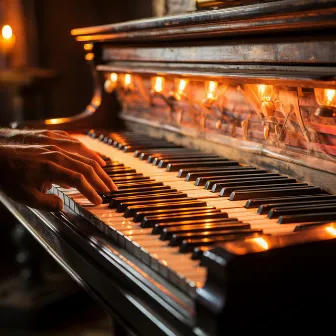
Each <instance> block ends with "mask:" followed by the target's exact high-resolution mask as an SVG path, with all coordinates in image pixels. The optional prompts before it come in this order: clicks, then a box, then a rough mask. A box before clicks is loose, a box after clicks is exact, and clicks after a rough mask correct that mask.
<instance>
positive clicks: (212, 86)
mask: <svg viewBox="0 0 336 336" xmlns="http://www.w3.org/2000/svg"><path fill="white" fill-rule="evenodd" d="M217 87H218V83H217V82H214V81H210V82H209V84H208V94H207V98H208V99H215V96H216V90H217Z"/></svg>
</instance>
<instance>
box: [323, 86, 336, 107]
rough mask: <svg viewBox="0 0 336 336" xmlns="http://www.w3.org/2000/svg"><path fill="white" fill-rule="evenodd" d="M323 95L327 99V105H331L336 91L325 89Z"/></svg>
mask: <svg viewBox="0 0 336 336" xmlns="http://www.w3.org/2000/svg"><path fill="white" fill-rule="evenodd" d="M324 94H325V96H326V98H327V105H331V104H332V101H333V99H334V98H335V94H336V90H329V89H326V90H324Z"/></svg>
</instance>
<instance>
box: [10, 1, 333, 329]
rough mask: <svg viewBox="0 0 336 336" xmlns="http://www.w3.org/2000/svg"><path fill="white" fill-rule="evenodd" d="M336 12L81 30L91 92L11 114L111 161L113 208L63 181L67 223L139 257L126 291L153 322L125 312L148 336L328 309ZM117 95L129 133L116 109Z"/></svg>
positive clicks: (250, 13) (219, 13)
mask: <svg viewBox="0 0 336 336" xmlns="http://www.w3.org/2000/svg"><path fill="white" fill-rule="evenodd" d="M244 4H246V2H244ZM335 18H336V1H333V0H325V1H319V2H312V1H308V0H307V1H306V0H301V1H294V0H284V1H272V2H262V3H259V4H252V5H246V6H241V7H234V8H228V9H219V10H212V11H202V12H195V13H189V14H188V15H179V16H172V17H164V18H158V19H148V20H142V21H135V22H126V23H120V24H114V25H105V26H99V27H88V28H81V29H75V30H74V31H73V32H72V34H73V35H74V36H76V39H77V41H79V42H80V43H83V47H84V50H85V58H86V60H87V61H88V63H89V64H90V66H91V69H92V71H93V75H94V80H95V84H96V88H95V92H94V96H93V98H92V101H91V103H90V104H89V105H88V107H87V109H86V110H85V111H84V112H83V113H82V114H79V115H77V116H76V117H75V118H61V119H51V120H46V121H43V122H41V123H37V122H25V123H21V124H16V126H18V127H25V126H27V127H49V128H54V129H55V128H63V129H68V130H77V132H76V136H77V137H78V138H79V139H80V140H81V141H83V142H84V143H85V144H86V145H87V146H89V147H90V148H92V149H94V150H96V151H98V152H99V153H101V154H103V155H104V157H105V158H106V160H107V162H108V165H107V167H106V168H105V169H106V171H107V172H108V173H109V174H110V175H111V177H112V178H113V180H114V181H115V183H116V184H117V186H118V187H119V191H117V192H112V193H110V194H106V195H103V199H104V202H105V203H104V204H102V205H100V206H93V205H92V204H90V203H89V202H88V201H87V200H86V199H85V198H84V197H83V196H82V195H81V194H80V193H78V191H77V190H73V189H62V188H59V187H57V186H54V187H53V189H52V192H54V193H56V194H57V195H59V196H60V197H62V198H63V200H64V204H65V214H66V215H67V216H68V219H69V218H70V220H67V227H69V228H70V229H69V230H70V232H72V231H71V228H72V225H73V226H74V228H75V229H74V230H75V232H76V234H77V235H78V236H79V237H82V238H81V239H82V240H83V239H84V238H83V234H81V233H80V232H81V230H80V229H79V228H80V227H82V226H84V227H85V228H86V230H88V231H89V232H91V231H90V230H95V227H96V228H97V229H98V230H96V231H93V232H94V234H93V233H92V234H90V235H88V237H87V244H86V245H85V243H84V245H85V246H86V248H87V249H88V250H90V253H92V254H93V255H94V257H95V258H96V259H97V260H100V261H101V262H105V263H107V265H109V262H110V260H114V261H115V260H116V259H115V258H117V262H116V263H117V264H118V263H130V264H128V268H125V270H124V271H123V272H124V273H122V274H126V273H127V271H126V270H128V271H130V269H131V271H130V272H135V268H139V269H141V272H140V271H138V270H136V276H134V277H133V283H132V284H131V285H130V284H129V283H127V286H126V285H125V286H123V285H122V284H121V285H120V286H121V288H122V290H123V293H124V294H123V295H121V297H122V300H121V302H128V301H127V300H128V297H129V296H128V295H127V294H125V293H130V292H132V294H133V295H135V296H138V299H139V300H138V301H136V302H137V305H136V304H133V305H131V306H132V307H133V308H134V307H135V306H137V307H146V310H145V311H144V312H142V313H139V312H138V311H137V315H136V316H137V318H138V319H139V321H142V322H143V321H145V320H146V321H147V319H148V318H150V319H152V320H151V321H152V322H151V323H152V324H150V323H149V324H146V323H148V321H147V322H146V323H145V325H146V326H144V325H142V324H137V325H135V324H136V323H134V322H132V318H130V317H129V316H127V314H124V315H123V317H122V318H123V319H125V320H126V322H127V324H128V325H132V327H134V329H135V330H136V331H137V332H138V333H140V334H146V332H147V334H148V330H150V328H151V326H152V327H153V328H156V329H155V330H156V331H158V333H162V334H166V335H168V334H181V335H182V334H183V335H185V334H196V335H223V334H225V333H228V332H229V331H232V330H237V326H239V328H240V329H244V330H250V328H251V326H252V325H254V324H255V321H260V319H261V317H262V322H263V323H264V326H265V327H266V326H269V325H272V327H276V328H277V329H281V328H282V327H283V328H284V329H286V328H288V326H289V325H290V324H291V323H293V324H294V325H295V326H296V327H300V328H301V331H302V330H304V329H309V328H310V326H311V324H314V325H316V326H319V327H320V326H321V324H323V321H326V320H328V317H330V316H329V314H330V311H328V309H327V308H326V307H327V305H326V304H325V303H326V302H329V303H331V302H333V301H334V300H335V299H336V295H335V294H334V293H333V291H332V290H330V288H332V285H333V283H332V280H333V277H334V276H335V269H336V268H335V266H336V265H335V263H336V261H335V260H336V259H335V238H336V225H335V223H334V222H336V211H335V203H336V196H335V195H336V179H335V173H336V168H335V167H336V166H335V157H336V140H335V135H336V125H335V116H336V82H335V75H336V70H335V65H336V59H335V51H336V50H335V36H334V35H333V33H332V32H333V30H334V29H335V24H336V20H335ZM113 97H114V98H118V101H119V102H120V104H121V111H120V113H119V117H120V120H121V121H122V123H123V124H124V126H125V127H124V128H123V129H122V131H118V132H117V131H115V130H113V125H112V124H111V123H109V122H108V121H107V120H108V118H109V117H110V116H111V115H113V113H112V112H113V110H112V108H111V106H112V105H109V102H110V100H111V98H113ZM103 107H104V109H103ZM106 108H107V109H108V111H109V112H111V113H104V112H102V111H106ZM110 128H112V131H109V129H110ZM90 129H91V131H88V130H90ZM78 130H80V131H81V132H80V133H81V134H78ZM84 131H87V132H86V134H85V132H84ZM62 216H63V215H62ZM62 218H63V217H62ZM83 218H84V219H85V220H86V221H85V223H86V224H81V226H78V225H77V220H83ZM63 219H64V218H63ZM55 225H56V224H55ZM85 225H87V226H85ZM58 229H59V230H62V227H58ZM99 231H100V232H99ZM85 232H87V231H85ZM42 235H43V234H42ZM92 237H94V239H93V238H92ZM77 238H78V237H77ZM77 238H76V239H77ZM82 240H81V242H82ZM60 241H62V240H60ZM84 241H85V239H84ZM100 242H104V243H100ZM76 243H77V241H76ZM97 244H98V245H97ZM74 246H75V245H74ZM76 246H77V245H76ZM106 247H107V248H106ZM106 251H108V253H109V254H106V253H107V252H106ZM111 251H112V252H111ZM63 258H64V260H65V263H69V264H71V262H72V259H71V257H69V256H67V255H64V256H63ZM116 263H113V267H112V266H111V269H108V267H107V269H106V268H105V269H104V271H106V272H108V278H113V277H114V275H113V274H114V273H113V272H121V271H120V268H118V267H116ZM111 264H112V262H111ZM131 264H132V265H136V266H134V267H131V266H130V265H131ZM71 265H72V264H71ZM92 265H95V264H94V263H92ZM92 265H91V264H90V266H92ZM105 265H106V264H105ZM73 267H74V266H72V268H73ZM92 267H93V266H92ZM75 268H78V269H80V265H78V264H77V265H76V267H75ZM80 270H81V271H82V278H81V279H82V281H83V282H88V283H89V285H90V287H91V288H95V289H96V291H97V292H99V293H100V296H99V298H100V301H101V302H103V303H104V304H106V301H108V303H109V304H110V305H111V307H112V308H113V309H112V310H114V311H118V309H120V310H121V311H123V312H124V310H123V306H122V305H120V307H118V305H116V304H115V302H113V300H112V301H111V300H107V299H106V298H105V296H104V295H102V293H101V288H100V287H99V286H98V285H95V281H92V279H91V278H90V276H89V275H87V274H86V273H85V270H83V269H80ZM96 270H97V273H99V274H100V275H99V277H98V276H97V277H98V278H99V280H101V279H102V278H104V276H103V275H102V274H101V273H102V272H100V271H101V269H100V268H99V266H97V267H96ZM132 274H133V273H132ZM143 274H146V275H147V278H146V281H149V282H146V281H145V280H141V279H143ZM125 278H127V277H126V275H125ZM104 279H105V278H104ZM148 279H151V280H148ZM105 280H106V279H105ZM143 283H146V286H143ZM148 283H150V285H149V284H148ZM133 287H134V288H136V289H133ZM104 288H105V287H104ZM139 288H141V290H140V289H139ZM149 288H150V289H149ZM132 289H133V290H132ZM104 293H105V294H106V296H109V295H110V292H109V291H108V290H107V291H105V292H104ZM145 293H146V295H149V296H150V297H151V299H150V300H141V299H140V297H142V296H141V295H145ZM148 293H149V294H148ZM109 297H110V296H109ZM132 298H133V299H134V296H133V297H132ZM147 299H148V297H147ZM139 302H141V304H140V303H139ZM141 309H145V308H141ZM141 309H140V310H141ZM149 311H150V312H151V313H149ZM154 320H155V321H154ZM307 321H309V323H307ZM148 326H149V329H148ZM266 330H268V329H267V328H266Z"/></svg>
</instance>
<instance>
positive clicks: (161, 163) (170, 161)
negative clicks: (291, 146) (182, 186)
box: [153, 156, 239, 171]
mask: <svg viewBox="0 0 336 336" xmlns="http://www.w3.org/2000/svg"><path fill="white" fill-rule="evenodd" d="M209 161H211V162H223V158H220V157H218V156H216V157H215V156H212V157H197V158H194V157H184V158H178V159H174V158H172V159H167V160H163V159H162V160H160V159H158V160H156V159H154V160H153V165H155V163H156V164H157V166H158V167H159V168H166V167H167V166H168V165H169V164H183V163H186V164H187V163H195V162H196V163H205V162H209ZM226 162H232V161H226ZM235 165H236V166H238V165H239V164H238V162H235V164H234V163H233V164H231V165H230V166H235ZM175 171H177V170H175Z"/></svg>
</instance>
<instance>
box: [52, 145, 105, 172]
mask: <svg viewBox="0 0 336 336" xmlns="http://www.w3.org/2000/svg"><path fill="white" fill-rule="evenodd" d="M51 144H53V145H55V146H58V147H61V148H63V149H65V150H66V151H69V152H72V153H76V154H80V155H83V156H85V157H87V158H89V159H92V160H95V161H96V162H98V163H99V164H100V165H101V166H103V167H104V166H106V162H105V161H104V160H103V159H102V158H101V156H100V155H99V154H97V153H95V152H94V151H92V150H91V149H89V148H87V147H86V146H85V145H84V144H83V143H81V142H79V141H77V140H75V139H73V140H69V139H53V141H52V143H51Z"/></svg>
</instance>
